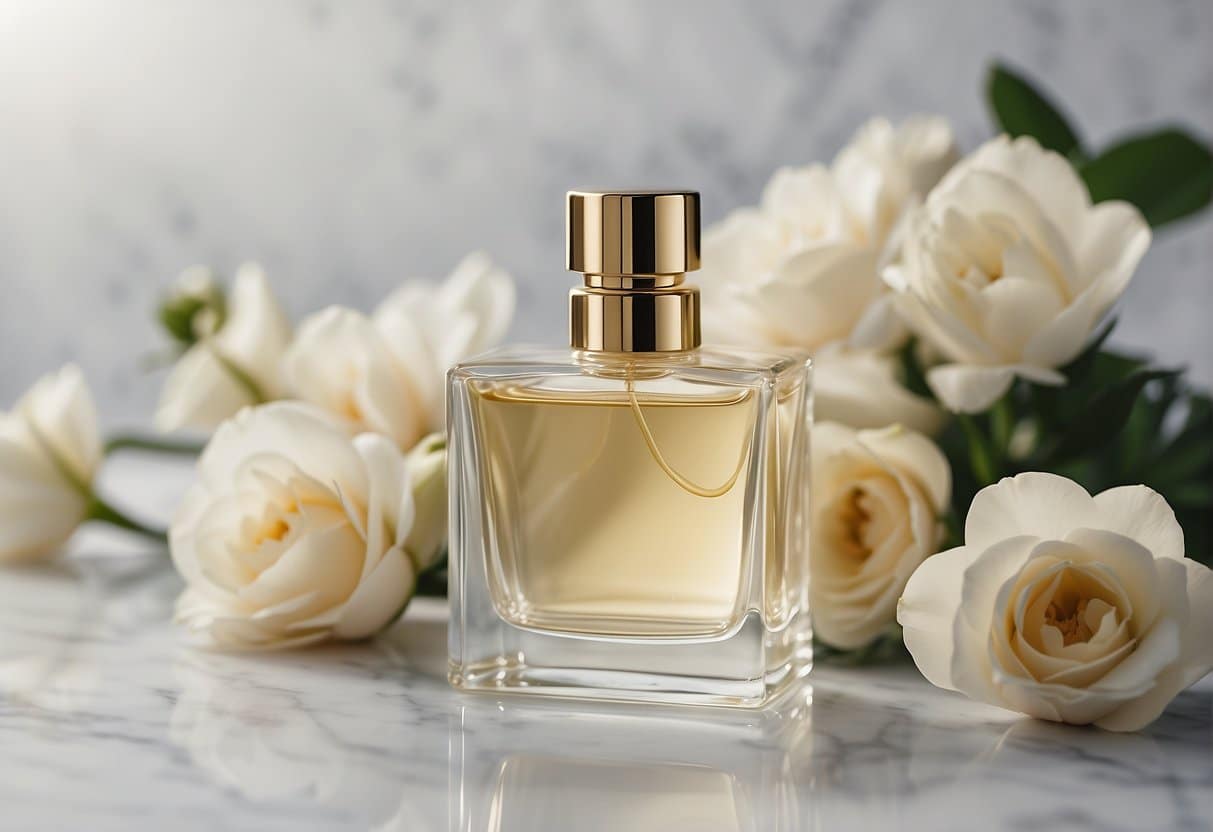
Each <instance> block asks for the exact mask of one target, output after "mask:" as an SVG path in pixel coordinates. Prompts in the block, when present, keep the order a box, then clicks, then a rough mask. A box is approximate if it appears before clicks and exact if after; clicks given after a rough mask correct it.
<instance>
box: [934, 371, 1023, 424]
mask: <svg viewBox="0 0 1213 832" xmlns="http://www.w3.org/2000/svg"><path fill="white" fill-rule="evenodd" d="M1014 380H1015V368H1014V367H1010V366H1002V367H982V366H978V365H974V364H942V365H940V366H938V367H932V368H931V369H930V370H927V384H928V385H930V387H931V392H932V393H934V394H935V396H936V398H938V399H939V400H940V401H941V402H942V403H943V405H944V407H946V408H948V410H951V411H953V412H954V413H980V412H982V411H983V410H988V409H989V407H990V405H992V404H994V402H996V401H998V400H999V399H1000V398H1002V396H1003V394H1004V393H1006V392H1007V391H1008V390H1009V389H1011V382H1012V381H1014Z"/></svg>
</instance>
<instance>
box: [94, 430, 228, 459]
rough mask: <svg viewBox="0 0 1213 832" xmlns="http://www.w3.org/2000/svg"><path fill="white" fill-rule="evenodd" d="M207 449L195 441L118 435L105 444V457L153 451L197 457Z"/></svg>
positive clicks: (201, 443)
mask: <svg viewBox="0 0 1213 832" xmlns="http://www.w3.org/2000/svg"><path fill="white" fill-rule="evenodd" d="M205 447H206V443H205V442H199V441H197V440H193V439H158V438H155V437H150V436H139V435H137V434H118V435H117V436H111V437H110V438H109V440H107V441H106V443H105V455H106V456H109V455H110V454H112V453H116V452H118V451H151V452H153V453H158V454H179V455H181V456H197V455H198V454H200V453H202V449H203V448H205Z"/></svg>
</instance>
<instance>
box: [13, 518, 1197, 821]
mask: <svg viewBox="0 0 1213 832" xmlns="http://www.w3.org/2000/svg"><path fill="white" fill-rule="evenodd" d="M82 548H83V549H84V550H83V551H79V552H77V553H75V555H74V556H73V557H72V558H70V559H68V560H65V561H63V562H60V563H58V564H54V565H48V566H41V567H28V568H21V569H5V570H3V571H0V748H2V749H3V752H2V753H0V806H2V807H3V815H2V816H0V818H2V819H0V827H3V828H5V829H21V830H39V829H90V830H110V829H114V830H119V829H121V830H129V829H142V828H147V829H161V828H173V829H182V830H188V829H199V830H211V829H218V828H222V829H230V830H243V829H249V830H252V829H256V830H278V829H281V830H306V829H347V828H348V829H376V830H409V832H431V830H434V831H437V830H442V831H443V832H448V830H449V832H455V830H460V832H463V830H482V829H491V830H548V829H551V830H563V829H568V828H577V829H584V830H595V829H604V830H605V829H622V828H626V829H630V830H641V831H642V832H647V831H648V830H662V832H668V830H684V829H685V830H692V829H693V830H705V829H710V830H754V831H755V832H765V830H793V829H814V830H816V829H820V830H831V832H833V830H848V829H858V830H867V829H887V828H897V829H920V828H921V829H930V830H933V832H934V831H935V830H952V829H955V830H966V832H968V830H972V829H975V828H980V829H1008V830H1025V832H1028V831H1030V832H1036V831H1037V830H1040V829H1067V830H1072V829H1080V830H1081V829H1091V830H1121V829H1123V830H1142V829H1160V830H1161V829H1177V830H1192V831H1193V832H1196V830H1207V829H1209V827H1210V824H1211V823H1213V734H1211V721H1213V679H1206V680H1205V681H1204V682H1202V683H1200V684H1198V685H1197V686H1196V687H1195V688H1193V689H1191V690H1189V691H1187V692H1185V693H1183V694H1181V695H1180V697H1179V698H1178V699H1177V700H1176V701H1175V702H1174V703H1173V704H1172V706H1171V707H1170V708H1169V709H1168V711H1167V712H1166V713H1165V714H1164V716H1163V717H1162V718H1161V719H1160V720H1159V721H1158V722H1157V723H1155V724H1154V725H1153V726H1151V727H1150V728H1149V729H1148V730H1147V731H1145V732H1143V733H1140V734H1134V735H1116V734H1110V733H1104V732H1101V731H1098V730H1095V729H1078V728H1070V727H1065V726H1057V725H1051V724H1046V723H1039V722H1034V721H1032V720H1028V719H1021V718H1019V717H1017V716H1016V715H1014V714H1011V713H1008V712H1005V711H1001V710H998V709H996V708H992V707H989V706H985V705H981V704H977V703H973V702H970V701H968V700H966V699H963V698H962V697H960V696H958V695H953V694H949V693H945V692H942V691H938V690H935V689H933V688H931V687H930V686H929V685H928V684H927V683H926V682H925V681H923V680H922V679H921V677H919V676H918V675H917V673H916V671H915V670H914V668H913V667H912V666H910V665H897V666H888V667H865V668H845V667H819V668H817V669H816V670H815V671H814V672H813V674H812V676H811V681H812V685H811V688H808V689H805V690H803V691H800V692H799V693H798V694H797V695H795V696H792V697H789V698H788V699H787V700H785V701H784V702H782V703H781V704H780V705H779V706H778V707H777V708H774V709H772V710H770V711H764V712H758V713H750V712H740V711H710V712H699V711H696V710H694V709H683V708H661V707H640V706H591V705H585V704H576V703H561V702H548V701H544V702H542V703H534V702H530V701H529V700H526V699H525V698H519V697H503V698H495V697H491V696H477V695H459V694H456V693H455V692H454V691H452V690H451V689H449V688H448V686H447V684H446V682H445V680H444V676H443V675H444V672H445V621H444V614H445V607H444V605H443V604H442V602H437V601H431V600H424V601H418V602H416V603H415V604H414V605H413V607H412V608H411V609H410V611H409V613H408V615H407V616H406V618H405V619H404V620H403V621H402V622H400V623H399V624H397V625H396V626H394V627H392V628H391V629H390V630H389V631H388V632H387V633H385V634H384V635H383V636H382V637H380V638H378V639H376V640H374V641H371V642H369V643H365V644H358V645H353V646H331V647H323V648H319V649H313V650H306V651H302V652H293V653H283V654H268V655H227V654H217V653H206V652H198V651H196V650H193V649H191V648H188V647H186V646H184V645H183V644H181V642H180V640H179V633H178V632H177V631H175V630H174V628H173V627H172V626H171V625H170V624H169V616H170V614H171V607H172V601H173V598H174V596H175V595H176V593H177V592H178V591H179V589H180V583H179V580H178V579H177V577H176V576H175V574H174V573H173V572H172V570H171V568H169V566H168V565H167V563H166V562H165V556H164V555H163V553H157V552H143V553H139V552H131V551H128V550H125V549H122V548H121V547H119V546H118V545H117V544H116V543H114V542H110V541H109V540H108V539H104V538H103V539H98V540H97V541H96V542H91V541H90V542H89V543H88V544H87V545H86V546H84V547H82ZM570 823H575V824H576V825H575V826H570V825H569V824H570Z"/></svg>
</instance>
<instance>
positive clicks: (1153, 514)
mask: <svg viewBox="0 0 1213 832" xmlns="http://www.w3.org/2000/svg"><path fill="white" fill-rule="evenodd" d="M1095 505H1096V506H1097V507H1098V509H1099V526H1098V527H1099V528H1101V529H1108V530H1109V531H1114V532H1119V533H1120V534H1123V535H1124V536H1125V537H1130V538H1132V539H1133V540H1136V541H1137V542H1138V543H1140V544H1141V545H1142V546H1144V547H1145V548H1146V549H1148V550H1149V551H1150V553H1151V554H1152V555H1153V556H1154V557H1156V558H1174V559H1183V557H1184V531H1183V529H1182V528H1180V525H1179V521H1177V520H1176V519H1175V512H1174V511H1173V510H1172V509H1171V506H1170V505H1168V504H1167V501H1166V499H1165V498H1164V497H1163V496H1162V495H1161V494H1159V493H1158V492H1157V491H1155V490H1153V489H1152V488H1148V487H1146V486H1144V485H1125V486H1121V487H1120V488H1110V489H1108V490H1107V491H1104V492H1102V493H1100V494H1096V495H1095Z"/></svg>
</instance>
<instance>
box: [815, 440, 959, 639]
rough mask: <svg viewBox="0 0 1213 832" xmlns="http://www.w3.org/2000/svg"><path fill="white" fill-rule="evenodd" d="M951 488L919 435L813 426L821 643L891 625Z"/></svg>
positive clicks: (935, 537) (871, 635)
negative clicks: (900, 597) (899, 600)
mask: <svg viewBox="0 0 1213 832" xmlns="http://www.w3.org/2000/svg"><path fill="white" fill-rule="evenodd" d="M951 490H952V475H951V470H950V469H949V468H948V461H947V459H945V458H944V455H943V454H942V453H941V452H940V450H939V448H937V447H936V446H935V444H934V443H933V442H931V440H929V439H927V438H926V437H924V436H922V435H920V434H918V433H915V432H913V431H910V430H906V429H905V428H901V427H891V428H886V429H884V430H861V431H855V430H852V429H850V428H847V427H843V426H842V425H837V424H832V423H829V422H825V423H822V424H820V425H818V426H816V427H815V428H814V430H813V523H812V544H811V546H810V548H809V551H810V555H809V564H810V574H811V581H810V583H809V592H810V599H809V608H810V609H811V610H812V613H813V629H814V633H815V634H816V635H817V636H818V637H819V638H820V639H821V640H822V641H824V642H826V643H827V644H831V645H833V646H835V647H840V648H843V649H853V648H858V647H863V646H864V645H866V644H869V643H871V642H872V641H873V640H874V639H876V638H877V637H878V636H879V635H880V634H881V633H882V632H884V631H885V630H886V629H888V627H889V626H890V625H891V624H892V623H893V620H894V617H895V615H896V609H897V599H898V597H899V596H900V595H901V591H902V589H903V588H904V587H905V584H906V581H907V580H909V577H910V575H911V574H912V573H913V572H914V570H915V569H916V568H917V567H918V565H919V564H921V563H922V562H923V559H925V558H926V557H927V556H928V555H931V554H933V553H934V552H935V551H936V550H937V548H938V546H939V542H940V540H941V539H942V535H943V526H942V523H941V522H940V517H941V516H942V514H943V513H944V511H946V509H947V505H948V501H949V499H951Z"/></svg>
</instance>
